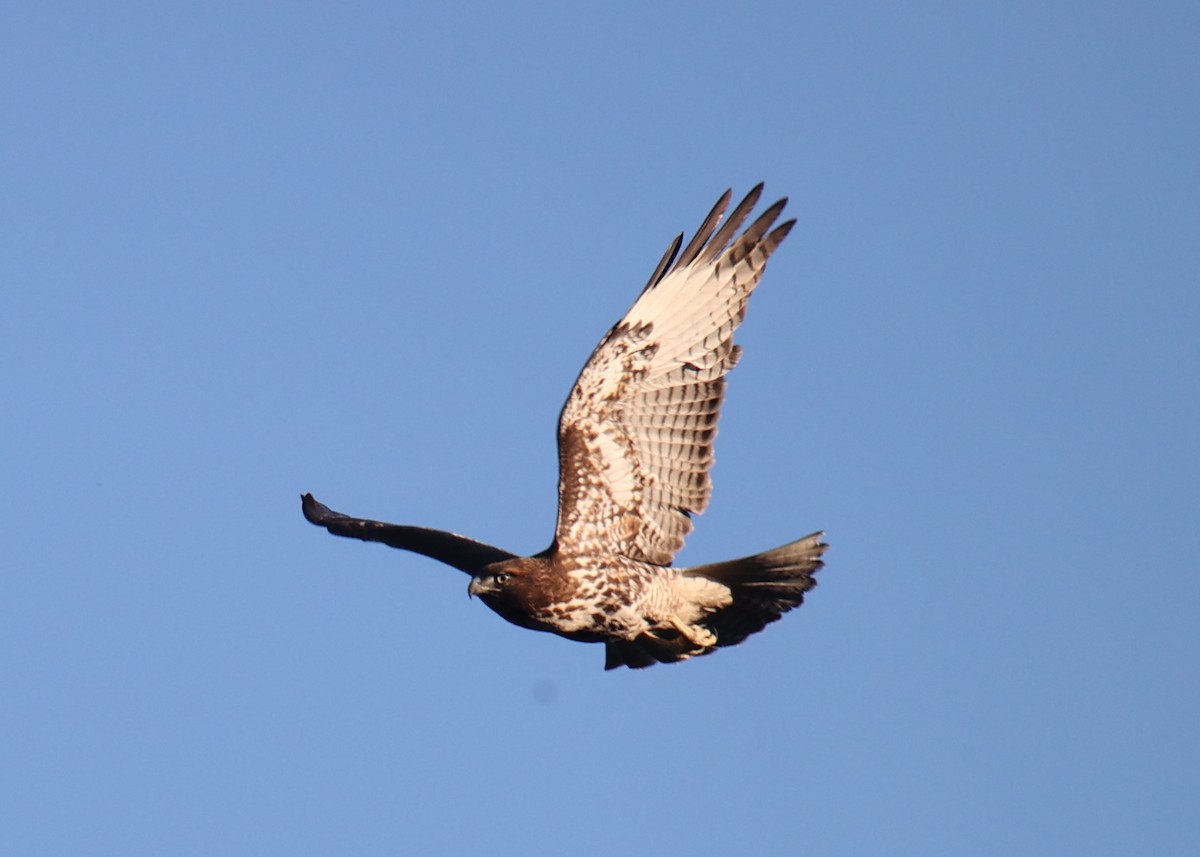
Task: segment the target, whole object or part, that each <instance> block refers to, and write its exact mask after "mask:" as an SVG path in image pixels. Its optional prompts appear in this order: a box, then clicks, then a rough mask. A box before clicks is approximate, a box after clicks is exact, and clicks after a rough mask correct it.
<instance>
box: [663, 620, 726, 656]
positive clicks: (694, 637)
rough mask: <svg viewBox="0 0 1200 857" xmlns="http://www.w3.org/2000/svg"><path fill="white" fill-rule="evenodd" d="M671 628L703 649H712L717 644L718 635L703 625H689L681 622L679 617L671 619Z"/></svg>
mask: <svg viewBox="0 0 1200 857" xmlns="http://www.w3.org/2000/svg"><path fill="white" fill-rule="evenodd" d="M670 622H671V627H672V628H674V629H675V630H676V631H678V632H679V633H680V634H682V635H683V636H684V637H686V638H687V640H688V642H690V643H691V644H692V645H694V646H698V647H699V648H701V649H711V648H712V647H713V646H715V645H716V644H717V635H716V634H714V633H713V632H712V631H710V630H709V629H708V628H705V627H704V626H703V625H687V624H684V623H683V622H680V621H679V618H678V617H677V616H672V617H671V619H670Z"/></svg>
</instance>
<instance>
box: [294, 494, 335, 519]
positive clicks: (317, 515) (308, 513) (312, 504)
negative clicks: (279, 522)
mask: <svg viewBox="0 0 1200 857" xmlns="http://www.w3.org/2000/svg"><path fill="white" fill-rule="evenodd" d="M300 511H301V512H303V513H304V519H305V520H306V521H308V522H309V523H310V524H316V525H317V526H321V523H322V521H323V520H324V519H325V517H326V516H327V515H328V514H329V509H328V508H327V507H326V506H325V505H324V504H322V503H318V502H317V498H316V497H314V496H313V495H312V494H310V493H307V492H306V493H304V494H301V495H300Z"/></svg>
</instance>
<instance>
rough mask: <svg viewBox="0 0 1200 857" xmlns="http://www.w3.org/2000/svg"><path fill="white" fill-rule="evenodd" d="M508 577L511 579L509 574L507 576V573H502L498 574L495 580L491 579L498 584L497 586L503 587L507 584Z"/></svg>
mask: <svg viewBox="0 0 1200 857" xmlns="http://www.w3.org/2000/svg"><path fill="white" fill-rule="evenodd" d="M510 577H512V575H511V574H509V573H508V572H507V571H502V572H500V573H499V574H497V575H496V576H495V578H493V579H494V580H495V581H496V583H498V584H500V585H501V586H503V585H504V584H506V583H508V579H509V578H510Z"/></svg>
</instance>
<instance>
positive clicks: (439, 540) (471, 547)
mask: <svg viewBox="0 0 1200 857" xmlns="http://www.w3.org/2000/svg"><path fill="white" fill-rule="evenodd" d="M300 508H301V510H302V511H303V512H304V517H305V519H306V520H307V521H308V522H309V523H310V524H315V525H316V526H318V527H324V528H325V529H326V530H328V531H329V532H330V533H332V534H333V535H335V536H344V537H345V538H350V539H361V540H362V541H364V542H381V543H383V544H385V545H387V546H389V547H393V548H398V549H399V550H406V551H412V552H413V553H419V554H422V555H423V556H427V557H430V558H431V559H436V560H437V561H438V562H444V563H445V564H446V565H449V566H453V567H454V568H457V569H458V570H459V571H465V572H466V573H467V574H475V573H476V572H477V571H479V570H480V569H481V568H483V567H484V566H487V565H491V564H492V563H494V562H500V561H501V560H506V559H513V558H514V557H515V556H516V554H512V553H509V552H508V551H506V550H502V549H501V548H498V547H494V546H492V545H489V544H484V543H483V542H477V541H475V540H474V539H469V538H467V537H466V536H460V535H457V534H456V533H448V532H446V531H444V530H431V529H428V528H426V527H410V526H405V525H403V524H388V523H385V522H383V521H372V520H368V519H366V518H352V517H350V516H349V515H343V514H342V513H341V512H335V511H333V510H332V509H330V508H329V507H328V506H326V505H325V504H324V503H320V502H318V501H317V499H316V498H315V497H313V495H312V494H304V495H302V496H301V497H300Z"/></svg>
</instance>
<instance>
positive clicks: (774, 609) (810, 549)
mask: <svg viewBox="0 0 1200 857" xmlns="http://www.w3.org/2000/svg"><path fill="white" fill-rule="evenodd" d="M824 535H825V534H824V533H813V534H812V535H810V536H805V537H804V538H802V539H799V540H798V541H794V542H791V543H790V544H786V545H783V546H782V547H777V548H775V549H774V550H769V551H763V552H762V553H760V554H755V555H754V556H747V557H742V558H741V559H733V560H729V561H727V562H717V563H713V564H712V565H698V566H694V567H692V568H688V569H683V570H682V573H683V574H685V575H689V576H692V577H704V578H708V579H709V580H715V581H716V582H718V583H722V584H724V585H725V586H728V587H729V589H730V592H731V593H732V595H733V600H732V601H731V602H730V603H729V604H728V605H726V606H725V607H722V608H720V609H718V610H716V611H714V612H713V613H710V614H709V615H707V616H705V617H704V618H703V619H702V620H701V622H700V624H701V625H702V626H703V627H705V628H708V629H709V630H711V631H713V632H715V633H716V635H717V648H720V647H722V646H736V645H737V644H738V643H740V642H742V641H743V640H745V639H746V638H747V637H749V636H750V635H751V634H755V633H757V632H759V631H761V630H762V629H763V628H765V627H766V626H767V625H768V624H770V623H771V622H774V621H775V620H776V619H778V618H780V617H781V616H783V614H784V613H786V612H788V611H789V610H791V609H793V608H795V607H799V606H800V605H801V604H802V603H804V593H805V592H808V591H809V590H810V589H812V588H813V587H814V586H816V585H817V581H816V579H815V578H814V577H813V575H814V574H816V573H817V572H818V571H820V569H821V568H822V567H823V566H824V565H825V563H824V562H823V561H822V560H821V555H822V554H823V553H825V550H826V549H827V548H828V547H829V545H827V544H825V543H824V542H822V541H821V538H822V536H824ZM711 651H713V649H711V648H707V649H697V648H696V647H695V646H694V645H692V643H691V642H690V641H688V640H687V639H686V638H684V637H683V636H682V635H678V634H674V633H672V632H670V631H667V632H660V633H655V634H649V633H647V634H642V635H641V636H639V637H638V638H637V639H635V640H610V641H608V643H607V645H606V658H605V663H604V668H605V669H609V670H611V669H615V668H617V667H622V666H626V667H630V668H632V669H641V668H643V667H648V666H652V665H654V664H656V663H673V662H675V661H679V660H683V659H685V658H689V657H694V656H696V655H704V654H708V653H709V652H711Z"/></svg>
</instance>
